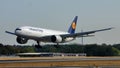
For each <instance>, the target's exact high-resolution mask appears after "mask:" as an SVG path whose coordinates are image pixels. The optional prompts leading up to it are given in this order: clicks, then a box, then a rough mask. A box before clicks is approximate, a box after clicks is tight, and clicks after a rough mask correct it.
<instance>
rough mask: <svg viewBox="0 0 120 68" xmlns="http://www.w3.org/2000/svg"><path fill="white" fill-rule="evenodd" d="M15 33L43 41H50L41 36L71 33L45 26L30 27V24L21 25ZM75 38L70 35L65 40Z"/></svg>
mask: <svg viewBox="0 0 120 68" xmlns="http://www.w3.org/2000/svg"><path fill="white" fill-rule="evenodd" d="M15 34H16V35H17V36H20V37H24V38H28V39H34V40H37V41H38V40H39V41H42V42H50V40H48V39H42V40H41V39H38V38H41V37H46V36H52V35H56V36H57V35H61V34H69V33H68V32H62V31H55V30H49V29H43V28H36V27H30V26H24V27H19V28H17V29H16V30H15ZM73 39H74V38H72V37H69V38H65V39H64V41H63V42H68V41H72V40H73Z"/></svg>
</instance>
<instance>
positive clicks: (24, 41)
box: [16, 37, 28, 44]
mask: <svg viewBox="0 0 120 68" xmlns="http://www.w3.org/2000/svg"><path fill="white" fill-rule="evenodd" d="M16 41H17V42H18V43H19V44H25V43H27V41H28V39H26V38H22V37H17V38H16Z"/></svg>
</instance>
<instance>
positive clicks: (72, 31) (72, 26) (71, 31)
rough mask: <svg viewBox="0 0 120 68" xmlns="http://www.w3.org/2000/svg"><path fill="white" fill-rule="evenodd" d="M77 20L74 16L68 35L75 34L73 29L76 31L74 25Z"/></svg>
mask: <svg viewBox="0 0 120 68" xmlns="http://www.w3.org/2000/svg"><path fill="white" fill-rule="evenodd" d="M77 18H78V16H75V18H74V20H73V22H72V24H71V25H70V27H69V30H68V33H70V34H73V33H75V29H76V25H77Z"/></svg>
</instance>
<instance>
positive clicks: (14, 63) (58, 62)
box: [0, 57, 120, 68]
mask: <svg viewBox="0 0 120 68" xmlns="http://www.w3.org/2000/svg"><path fill="white" fill-rule="evenodd" d="M86 66H87V67H89V68H90V67H94V66H95V67H98V66H101V67H102V68H103V67H106V66H117V67H120V57H25V58H24V57H22V58H20V57H0V67H58V68H60V67H62V68H67V67H74V68H77V67H83V68H84V67H85V68H86Z"/></svg>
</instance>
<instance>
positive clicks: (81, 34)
mask: <svg viewBox="0 0 120 68" xmlns="http://www.w3.org/2000/svg"><path fill="white" fill-rule="evenodd" d="M111 29H113V28H106V29H101V30H94V31H87V32H80V33H74V34H63V35H60V36H61V37H74V38H76V37H88V36H93V35H89V34H93V33H95V32H100V31H106V30H111Z"/></svg>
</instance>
